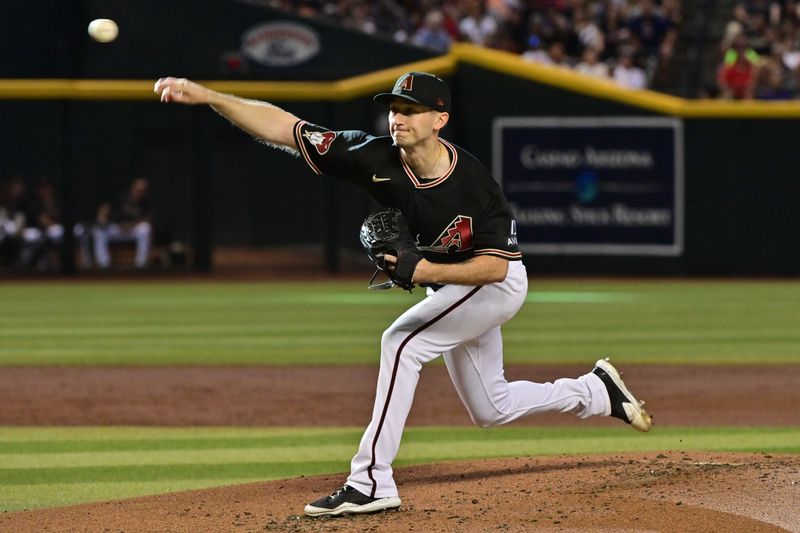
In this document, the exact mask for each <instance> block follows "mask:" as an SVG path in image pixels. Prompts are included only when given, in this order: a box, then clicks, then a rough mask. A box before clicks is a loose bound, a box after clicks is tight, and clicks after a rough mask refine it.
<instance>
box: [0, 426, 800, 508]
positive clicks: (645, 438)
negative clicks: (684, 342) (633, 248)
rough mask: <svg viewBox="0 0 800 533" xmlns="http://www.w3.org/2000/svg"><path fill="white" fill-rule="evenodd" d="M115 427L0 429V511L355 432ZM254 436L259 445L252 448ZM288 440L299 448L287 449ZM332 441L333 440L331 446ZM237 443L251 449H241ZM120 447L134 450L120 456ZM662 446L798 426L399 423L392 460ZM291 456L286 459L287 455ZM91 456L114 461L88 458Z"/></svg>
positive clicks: (312, 447) (317, 453)
mask: <svg viewBox="0 0 800 533" xmlns="http://www.w3.org/2000/svg"><path fill="white" fill-rule="evenodd" d="M119 429H120V430H121V431H120V434H121V435H123V436H126V435H127V438H120V435H115V431H114V430H115V428H2V431H1V432H0V442H2V443H3V445H4V446H5V450H6V452H5V453H0V461H2V464H3V465H4V467H3V468H0V510H17V509H23V508H36V507H48V506H54V505H67V504H72V503H80V502H89V501H100V500H109V499H118V498H126V497H132V496H138V495H144V494H157V493H163V492H170V491H175V490H186V489H196V488H203V487H212V486H220V485H226V484H233V483H244V482H248V481H256V480H269V479H282V478H289V477H296V476H300V475H306V476H311V475H318V474H331V473H337V472H338V473H344V472H346V471H347V470H348V468H349V460H350V457H351V456H352V454H353V453H354V452H355V449H356V447H357V444H358V439H359V437H360V433H361V430H360V429H357V428H344V429H343V428H312V429H303V428H277V429H269V428H266V429H265V428H119ZM328 432H329V433H330V435H332V436H333V438H332V439H328V440H327V442H326V440H325V439H323V438H322V437H323V436H324V435H325V433H328ZM226 433H229V436H230V438H227V437H226ZM59 435H60V437H59ZM193 435H194V436H196V437H197V441H196V442H197V448H195V449H192V448H191V447H189V448H188V449H187V447H186V445H187V444H189V445H190V446H191V444H192V443H193V442H195V441H194V440H193V439H192V438H191V437H192V436H193ZM132 437H133V438H132ZM269 437H273V440H270V438H269ZM256 438H257V439H261V440H260V442H261V446H258V442H256V443H255V444H256V445H254V442H253V440H252V439H256ZM292 440H293V441H294V442H296V443H298V444H300V446H299V447H295V446H291V442H292ZM334 440H335V441H337V443H336V444H332V443H331V441H334ZM212 441H213V442H212ZM245 441H248V442H246V444H250V445H251V447H247V448H243V447H241V446H243V445H244V444H245ZM143 443H147V444H143ZM12 445H13V446H12ZM17 445H22V446H23V447H24V446H27V445H30V446H31V450H30V451H29V452H25V451H24V450H22V449H20V448H19V447H17ZM143 445H144V446H145V447H146V448H150V447H151V446H153V445H155V446H158V445H163V446H165V447H169V446H175V447H177V448H176V449H174V450H172V451H166V450H161V451H159V450H157V449H150V450H149V451H140V452H137V451H136V447H141V446H143ZM64 446H73V451H72V452H63V450H64ZM120 446H123V447H125V446H127V447H129V448H134V449H133V450H131V451H129V452H120V451H119V447H120ZM48 447H49V450H48ZM75 448H79V449H83V450H84V451H83V452H77V451H75ZM178 448H179V449H178ZM56 450H62V451H61V452H58V451H56ZM103 450H105V451H103ZM662 450H686V451H692V450H707V451H714V450H718V451H750V452H763V453H800V428H763V427H762V428H658V429H657V432H655V433H651V434H647V435H641V434H637V433H635V432H633V431H631V430H630V429H628V428H624V427H620V428H614V429H611V428H609V429H606V428H579V427H574V428H516V427H512V428H497V429H493V430H490V431H484V430H480V429H477V428H428V427H426V428H408V430H407V431H406V435H405V438H404V442H403V446H402V447H401V450H400V455H399V457H398V460H397V461H396V463H395V464H396V465H397V466H403V465H412V464H423V463H434V462H440V461H446V460H461V459H470V458H484V457H503V456H535V455H558V454H577V453H580V454H600V453H622V452H626V451H653V452H657V451H662ZM292 454H294V459H295V460H287V458H289V457H292ZM37 459H38V460H41V461H40V463H39V464H37ZM297 459H299V460H297ZM93 460H94V461H95V462H96V463H105V462H107V461H111V462H114V461H117V462H118V464H92V461H93ZM22 465H27V467H23V466H22ZM42 465H49V466H42ZM299 505H302V502H300V504H299Z"/></svg>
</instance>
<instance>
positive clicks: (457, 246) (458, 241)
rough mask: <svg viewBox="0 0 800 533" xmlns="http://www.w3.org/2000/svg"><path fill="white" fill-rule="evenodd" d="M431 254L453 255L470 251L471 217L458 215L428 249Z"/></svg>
mask: <svg viewBox="0 0 800 533" xmlns="http://www.w3.org/2000/svg"><path fill="white" fill-rule="evenodd" d="M428 249H429V250H431V251H433V252H442V253H455V252H462V251H464V250H471V249H472V217H468V216H466V215H458V216H457V217H456V218H454V219H453V221H452V222H451V223H450V224H449V225H448V226H447V229H445V230H444V231H443V232H442V234H441V235H439V237H438V238H437V239H436V242H434V243H433V246H431V247H429V248H428Z"/></svg>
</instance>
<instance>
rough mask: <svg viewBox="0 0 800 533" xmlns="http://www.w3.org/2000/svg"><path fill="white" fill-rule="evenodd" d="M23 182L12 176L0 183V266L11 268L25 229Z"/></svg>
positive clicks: (24, 187)
mask: <svg viewBox="0 0 800 533" xmlns="http://www.w3.org/2000/svg"><path fill="white" fill-rule="evenodd" d="M25 191H26V186H25V181H24V180H23V179H22V178H21V177H19V176H13V177H11V178H9V179H7V180H5V181H3V182H2V183H0V265H2V266H6V267H13V266H16V264H17V257H18V254H19V250H20V246H21V243H22V232H23V230H24V229H25Z"/></svg>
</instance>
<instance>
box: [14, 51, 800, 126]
mask: <svg viewBox="0 0 800 533" xmlns="http://www.w3.org/2000/svg"><path fill="white" fill-rule="evenodd" d="M459 63H467V64H471V65H475V66H478V67H480V68H483V69H486V70H490V71H493V72H498V73H501V74H505V75H508V76H512V77H516V78H520V79H525V80H529V81H531V82H534V83H540V84H544V85H549V86H552V87H557V88H560V89H564V90H566V91H571V92H575V93H578V94H583V95H586V96H590V97H594V98H599V99H603V100H609V101H614V102H618V103H622V104H625V105H629V106H631V107H636V108H639V109H644V110H648V111H652V112H655V113H659V114H663V115H671V116H678V117H691V118H698V117H709V118H800V102H798V101H780V102H763V101H751V102H730V101H721V100H687V99H684V98H679V97H676V96H670V95H666V94H661V93H658V92H655V91H649V90H629V89H624V88H622V87H619V86H618V85H616V84H614V83H613V82H610V81H603V80H597V79H595V78H591V77H589V76H584V75H582V74H579V73H577V72H573V71H571V70H569V69H564V68H558V67H551V66H546V65H539V64H535V63H531V62H528V61H524V60H523V59H521V58H520V57H519V56H518V55H516V54H511V53H508V52H502V51H498V50H490V49H486V48H481V47H478V46H474V45H468V44H455V45H453V47H452V48H451V50H450V53H448V54H447V55H444V56H440V57H435V58H432V59H427V60H424V61H418V62H415V63H408V64H405V65H399V66H396V67H392V68H388V69H384V70H380V71H376V72H372V73H368V74H363V75H360V76H354V77H352V78H346V79H342V80H337V81H327V82H325V81H311V82H295V81H222V80H200V83H204V84H206V85H208V86H209V87H211V88H213V89H215V90H219V91H223V92H227V93H232V94H237V95H239V96H242V97H246V98H259V99H264V100H270V101H276V102H280V101H343V100H351V99H354V98H359V97H363V96H367V95H371V94H374V93H376V92H379V91H382V90H388V89H389V88H390V87H391V86H392V85H393V84H394V81H395V80H396V79H397V77H398V76H399V75H400V74H402V73H403V72H408V71H410V70H419V71H424V72H433V73H435V74H439V75H442V76H446V75H449V74H452V73H454V72H455V71H457V69H458V64H459ZM154 82H155V80H74V79H5V80H0V100H128V101H133V100H141V101H147V100H155V98H156V96H155V94H154V93H153V84H154Z"/></svg>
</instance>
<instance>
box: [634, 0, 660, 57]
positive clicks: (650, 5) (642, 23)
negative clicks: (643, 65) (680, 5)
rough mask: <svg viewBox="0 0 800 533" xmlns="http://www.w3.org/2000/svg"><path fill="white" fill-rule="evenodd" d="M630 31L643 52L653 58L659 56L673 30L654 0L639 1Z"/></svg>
mask: <svg viewBox="0 0 800 533" xmlns="http://www.w3.org/2000/svg"><path fill="white" fill-rule="evenodd" d="M628 29H629V30H630V32H631V34H632V35H633V37H634V38H636V40H637V41H638V42H639V46H640V47H641V51H642V52H643V53H644V54H645V55H647V56H651V57H654V56H658V54H659V53H660V48H661V43H662V42H663V41H664V39H665V37H666V36H667V33H668V32H669V31H670V30H671V28H670V23H669V21H668V20H667V19H666V18H665V17H664V16H663V15H662V14H661V12H659V11H658V10H657V9H656V6H655V4H654V2H653V0H639V2H638V5H637V8H636V10H635V14H634V15H633V16H632V17H631V18H630V20H629V22H628Z"/></svg>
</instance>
